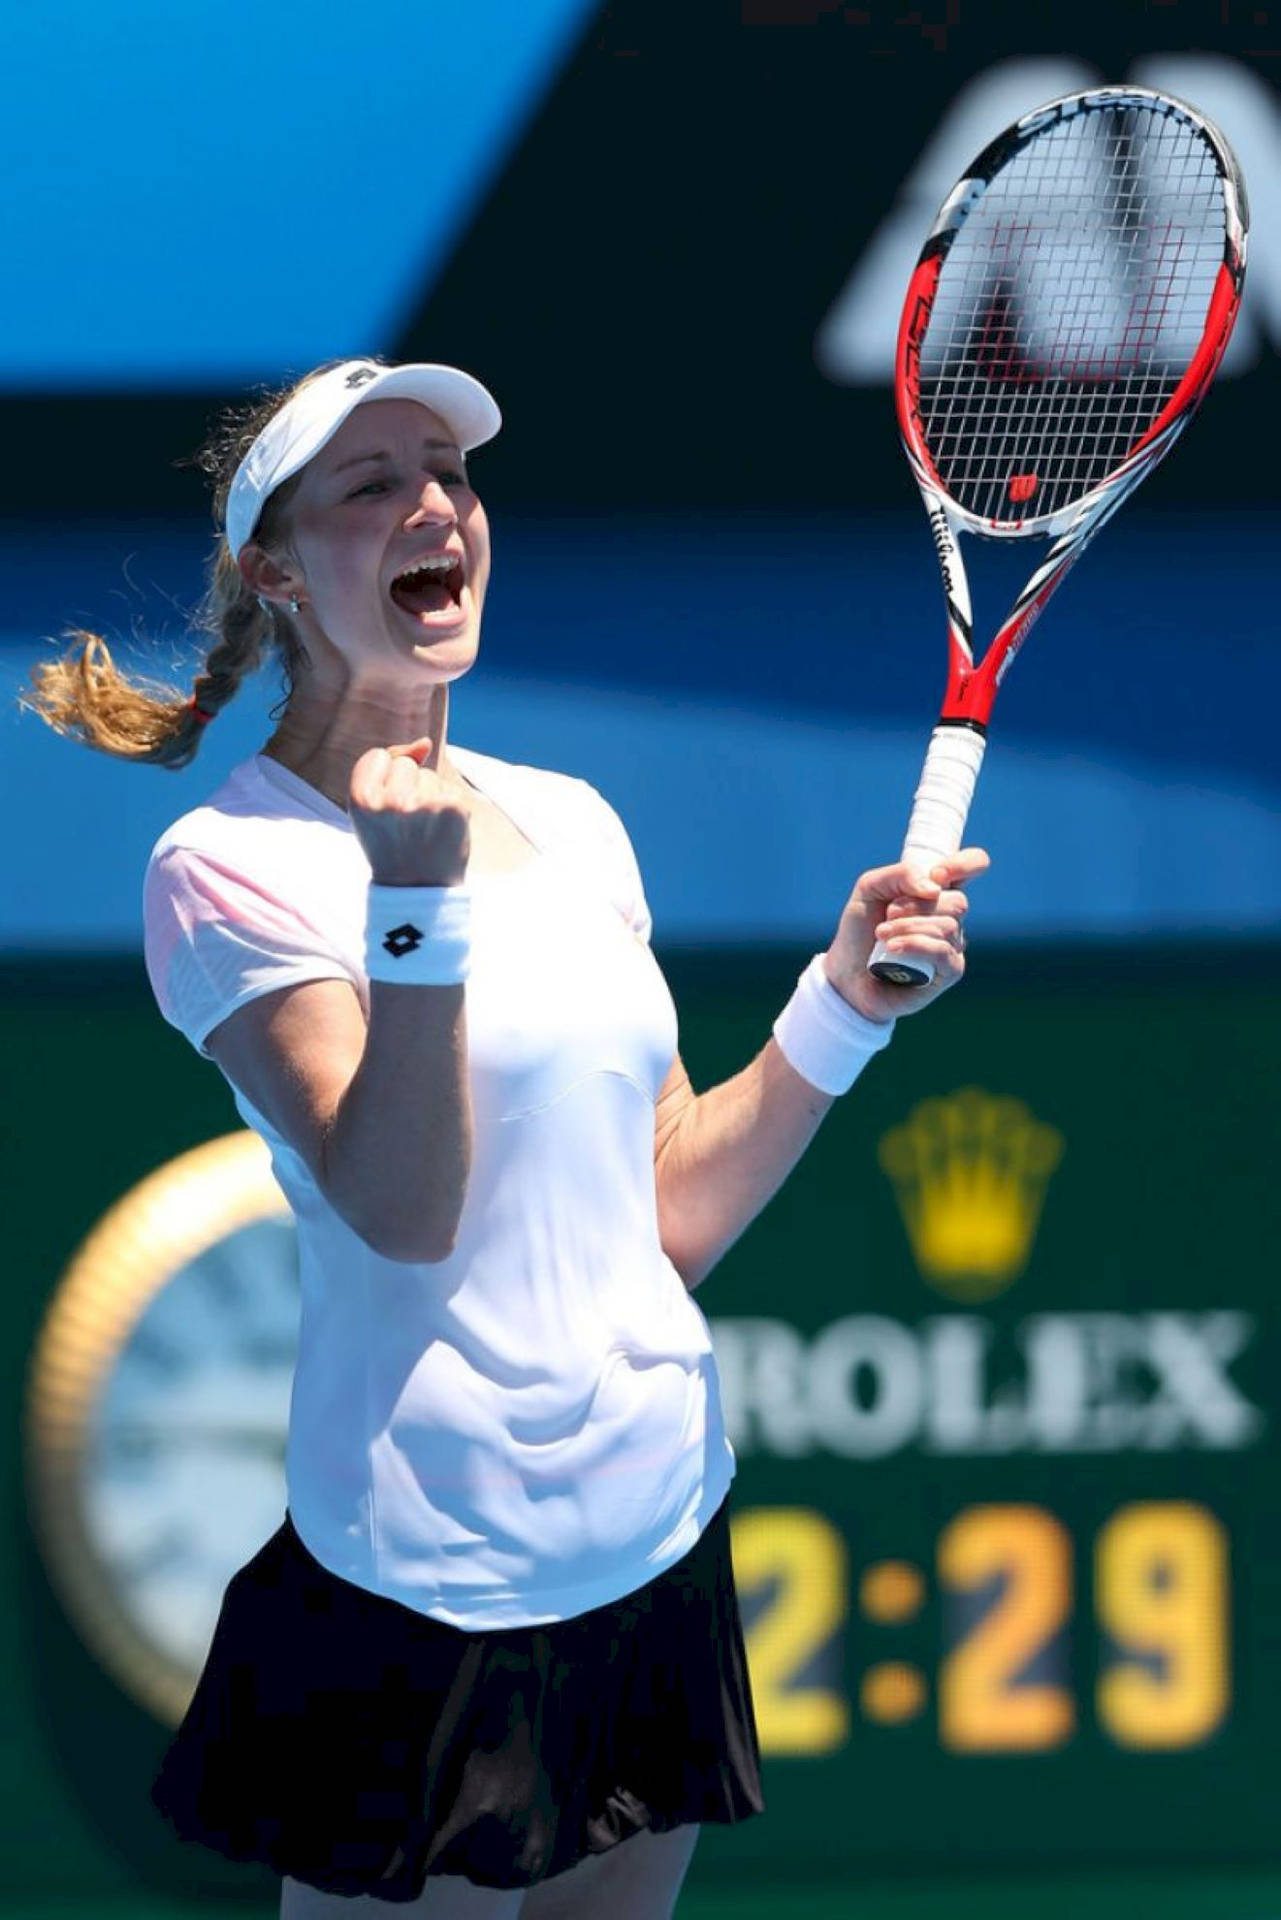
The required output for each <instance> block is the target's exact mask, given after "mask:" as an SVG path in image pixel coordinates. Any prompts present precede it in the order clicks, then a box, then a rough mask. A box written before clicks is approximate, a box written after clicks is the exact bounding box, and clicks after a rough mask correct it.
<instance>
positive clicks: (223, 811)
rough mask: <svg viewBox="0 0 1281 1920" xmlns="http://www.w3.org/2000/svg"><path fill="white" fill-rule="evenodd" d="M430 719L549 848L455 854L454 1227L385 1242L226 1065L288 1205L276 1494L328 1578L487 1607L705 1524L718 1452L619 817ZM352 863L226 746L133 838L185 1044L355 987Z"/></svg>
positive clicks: (441, 1614)
mask: <svg viewBox="0 0 1281 1920" xmlns="http://www.w3.org/2000/svg"><path fill="white" fill-rule="evenodd" d="M449 751H450V755H451V758H452V759H453V761H454V762H455V764H456V765H457V767H458V768H459V770H460V772H462V773H463V774H464V776H465V777H466V778H467V779H468V780H469V781H470V782H471V783H472V784H473V785H475V786H476V787H478V788H480V789H481V791H482V792H484V793H486V794H487V795H488V796H489V797H490V798H491V799H492V800H494V801H495V802H496V804H497V805H498V806H499V807H501V808H502V809H503V811H504V812H505V813H507V814H508V816H509V817H510V818H511V819H513V820H514V821H515V822H516V824H517V826H519V827H520V828H521V830H522V832H523V833H524V834H525V835H526V836H527V838H528V839H529V840H531V841H532V842H533V844H534V846H535V847H536V848H537V849H538V857H537V858H536V859H533V860H531V861H530V862H529V863H527V864H526V865H524V866H522V867H520V868H518V869H517V870H516V871H514V872H512V873H507V874H496V875H484V874H480V875H474V876H473V877H472V878H471V880H470V883H469V884H470V886H471V890H472V897H473V908H472V914H473V957H472V968H471V974H470V977H469V979H468V982H467V989H466V995H467V1035H468V1066H469V1077H470V1089H471V1099H472V1110H473V1118H474V1127H475V1138H474V1154H473V1162H472V1169H471V1176H470V1180H469V1184H468V1189H467V1197H466V1203H465V1205H464V1208H463V1213H462V1220H461V1225H460V1228H459V1233H458V1238H457V1243H456V1246H455V1250H454V1252H453V1253H452V1254H451V1255H450V1256H449V1258H448V1259H447V1260H443V1261H440V1262H437V1263H434V1264H426V1263H424V1264H408V1263H402V1262H399V1261H394V1260H387V1259H384V1258H383V1257H382V1256H381V1255H379V1254H377V1253H375V1252H374V1251H373V1250H372V1249H371V1248H370V1247H368V1246H367V1245H366V1244H365V1243H364V1241H362V1240H361V1239H360V1238H359V1236H358V1235H357V1234H356V1233H355V1232H354V1231H353V1230H352V1229H351V1228H350V1227H349V1226H347V1225H346V1224H345V1222H344V1221H343V1220H342V1219H341V1218H340V1217H339V1215H338V1214H337V1213H336V1212H335V1211H334V1209H333V1208H332V1207H331V1206H330V1205H329V1204H328V1202H327V1201H326V1200H325V1199H324V1197H323V1195H322V1194H321V1192H320V1190H319V1188H318V1187H317V1185H316V1183H315V1181H314V1180H313V1179H312V1177H311V1175H310V1173H309V1172H308V1170H307V1168H306V1166H305V1164H304V1163H303V1161H302V1160H301V1158H300V1157H299V1156H298V1154H297V1153H295V1152H294V1151H293V1150H292V1148H291V1147H290V1146H289V1145H288V1143H287V1142H286V1141H285V1140H284V1139H282V1138H281V1136H280V1135H279V1134H278V1133H276V1132H275V1131H274V1130H273V1128H272V1127H271V1125H270V1123H269V1122H268V1121H267V1119H266V1118H265V1117H264V1116H263V1115H262V1114H260V1113H258V1112H257V1111H256V1110H255V1109H254V1108H253V1107H252V1106H251V1105H250V1104H249V1102H248V1101H247V1100H245V1099H244V1097H243V1096H242V1095H241V1094H240V1093H239V1092H238V1091H236V1090H235V1089H234V1088H233V1092H234V1093H235V1099H236V1106H237V1108H238V1110H239V1112H240V1113H241V1115H242V1116H243V1118H244V1120H245V1122H246V1124H247V1125H249V1126H250V1127H252V1128H253V1129H254V1130H255V1131H256V1132H257V1133H259V1134H260V1135H261V1136H262V1138H263V1139H264V1140H265V1141H266V1143H267V1145H268V1147H269V1148H270V1150H271V1156H272V1165H273V1169H274V1172H275V1175H276V1178H277V1180H278V1181H279V1183H280V1186H281V1188H282V1189H283V1191H284V1194H285V1196H286V1198H287V1200H288V1201H289V1204H290V1206H291V1207H292V1209H293V1212H294V1216H295V1219H296V1221H297V1229H298V1246H299V1256H300V1266H301V1280H302V1323H301V1336H300V1342H299V1353H298V1362H297V1368H296V1371H295V1375H294V1385H293V1398H292V1403H291V1409H290V1421H289V1442H288V1450H287V1456H286V1480H287V1488H288V1502H289V1512H290V1515H291V1517H292V1519H293V1521H294V1524H295V1526H296V1527H297V1529H298V1532H299V1534H300V1536H301V1538H302V1540H303V1542H304V1543H305V1545H306V1546H307V1548H308V1549H309V1550H310V1552H311V1553H312V1554H313V1555H314V1556H315V1558H316V1559H317V1560H319V1561H320V1562H321V1563H322V1564H323V1565H324V1566H326V1567H328V1568H330V1570H331V1571H332V1572H334V1573H336V1574H338V1575H340V1576H341V1577H342V1578H343V1579H345V1580H350V1581H352V1582H354V1583H355V1584H356V1585H358V1586H362V1587H365V1588H368V1589H369V1590H370V1591H371V1592H374V1593H379V1594H384V1595H388V1596H390V1597H391V1598H392V1599H395V1600H398V1601H401V1602H402V1603H403V1604H404V1605H406V1606H409V1607H413V1608H415V1609H416V1610H417V1611H418V1612H420V1613H425V1614H430V1615H431V1616H432V1617H433V1618H435V1619H438V1620H444V1621H447V1622H449V1623H450V1624H451V1625H453V1626H456V1627H462V1628H467V1629H471V1630H477V1631H478V1630H481V1629H486V1628H501V1627H511V1626H523V1625H536V1624H540V1623H545V1622H548V1621H553V1620H561V1619H568V1618H571V1617H572V1616H574V1615H576V1614H579V1613H584V1612H586V1611H587V1610H588V1609H589V1608H592V1607H597V1606H603V1605H604V1604H606V1603H607V1602H608V1601H611V1600H615V1599H619V1598H621V1597H622V1596H623V1595H624V1594H627V1593H631V1592H633V1591H634V1590H635V1589H636V1588H638V1587H640V1586H643V1585H644V1584H645V1583H646V1582H647V1581H649V1580H652V1579H653V1578H654V1577H655V1576H656V1575H657V1574H659V1573H661V1572H662V1571H663V1570H664V1568H666V1567H669V1566H671V1565H672V1564H673V1563H674V1562H675V1561H677V1560H679V1559H680V1558H681V1556H682V1555H683V1554H685V1553H687V1552H688V1551H689V1549H690V1548H691V1547H692V1546H693V1544H694V1542H695V1541H696V1540H697V1538H698V1536H699V1534H700V1533H701V1532H702V1530H703V1528H704V1526H705V1525H706V1523H707V1522H708V1520H709V1519H710V1518H711V1517H712V1515H713V1514H714V1513H715V1511H716V1509H717V1508H718V1507H719V1506H720V1504H721V1502H722V1500H723V1499H724V1497H725V1494H726V1492H727V1490H728V1488H729V1483H730V1481H731V1479H732V1477H733V1473H734V1464H735V1463H734V1455H733V1451H732V1449H731V1447H730V1443H729V1440H728V1438H727V1436H726V1432H725V1423H724V1418H723V1414H722V1409H721V1403H720V1393H719V1386H718V1381H717V1375H716V1366H715V1361H714V1359H713V1355H712V1346H711V1340H710V1337H709V1334H708V1329H707V1322H706V1320H705V1319H704V1317H703V1315H702V1313H701V1311H700V1310H699V1308H698V1307H697V1306H696V1305H695V1303H694V1301H693V1299H692V1298H691V1296H690V1294H689V1292H688V1291H687V1289H686V1287H685V1286H684V1284H683V1282H682V1280H681V1278H680V1276H679V1274H678V1273H677V1272H676V1269H675V1268H674V1267H673V1265H672V1263H671V1261H670V1260H669V1259H668V1258H667V1257H666V1255H665V1254H664V1253H663V1250H662V1248H661V1246H660V1244H659V1237H658V1220H657V1203H656V1196H655V1184H654V1103H655V1099H656V1096H657V1094H658V1091H659V1089H660V1087H661V1086H662V1083H663V1081H664V1079H665V1078H666V1075H667V1073H668V1070H669V1068H670V1067H671V1064H672V1061H673V1059H674V1058H675V1053H676V1016H675V1009H674V1007H673V1005H672V1000H671V996H670V994H669V992H668V989H667V985H666V982H665V981H664V979H663V977H662V974H661V972H660V971H659V968H658V965H657V963H656V961H655V959H654V956H653V954H652V952H651V951H650V948H649V945H648V938H649V931H650V920H649V913H648V909H647V907H646V904H645V898H644V893H643V891H642V887H641V880H640V875H639V872H638V871H637V867H636V861H635V856H634V855H633V852H632V849H631V845H630V843H629V841H628V838H627V835H626V833H625V832H624V829H623V827H622V823H621V822H620V821H619V819H618V817H617V815H616V814H615V813H614V812H613V810H612V809H611V808H610V807H609V805H608V804H607V802H606V801H605V800H603V799H602V798H601V796H600V795H599V794H598V793H597V792H595V790H594V789H593V788H592V787H590V786H588V785H587V784H586V782H584V781H581V780H575V779H571V778H569V777H567V776H566V775H563V774H557V773H548V772H544V771H542V770H539V769H536V768H532V767H523V766H513V765H510V764H508V763H505V762H503V761H499V760H494V759H491V758H490V757H489V756H488V755H483V754H478V753H474V752H472V751H469V750H467V749H464V748H460V747H454V746H451V747H450V750H449ZM369 878H370V870H369V864H368V861H367V860H366V858H365V854H364V852H363V850H362V848H361V846H360V842H359V841H358V839H357V838H356V835H355V832H354V830H353V829H352V826H351V823H350V821H349V820H348V817H347V815H346V813H345V812H344V811H343V810H342V809H341V808H340V807H337V806H335V805H333V804H332V802H330V801H329V800H327V799H326V798H325V797H324V796H323V795H322V794H321V793H319V792H318V791H317V790H316V789H315V788H313V787H311V786H309V785H308V784H307V782H305V781H303V780H301V779H299V778H298V776H297V775H295V774H293V773H291V772H290V771H289V770H288V769H287V768H285V767H282V766H281V765H280V764H279V763H278V762H277V761H275V760H272V759H269V758H267V757H266V756H264V755H261V754H260V755H257V756H255V758H253V759H252V760H248V761H246V762H244V763H243V764H242V765H241V766H239V767H238V768H236V769H235V771H234V772H233V773H232V775H231V776H230V778H229V779H228V780H227V781H226V783H225V784H224V785H223V786H222V787H220V788H219V790H218V791H217V792H216V793H215V794H213V795H212V797H211V798H210V799H209V800H208V801H207V802H206V804H205V805H203V806H201V807H197V808H196V809H195V810H194V811H192V812H191V813H188V814H185V815H184V816H183V817H182V818H181V819H180V820H178V821H176V822H175V823H174V825H173V826H172V827H170V828H169V829H168V831H167V832H166V833H165V834H163V835H162V837H161V838H160V840H159V841H158V842H157V843H156V847H155V850H154V852H153V854H152V857H151V862H150V865H149V866H148V869H147V878H146V888H145V920H146V957H147V970H148V973H149V975H150V978H151V983H152V986H153V988H154V991H155V994H156V998H157V1000H158V1002H159V1005H160V1009H161V1012H162V1013H163V1014H164V1016H165V1018H166V1019H167V1020H169V1021H170V1022H171V1023H172V1024H173V1025H174V1026H176V1027H177V1028H179V1029H180V1031H181V1032H183V1033H184V1034H185V1035H186V1036H187V1038H188V1039H189V1040H190V1041H191V1042H192V1044H193V1045H194V1046H196V1047H197V1048H199V1049H200V1050H201V1051H202V1052H204V1051H205V1047H204V1042H205V1040H206V1038H207V1036H208V1034H209V1033H210V1032H211V1031H212V1030H213V1028H214V1027H216V1026H217V1025H219V1023H220V1022H221V1021H223V1020H225V1019H226V1018H227V1016H228V1015H229V1014H230V1013H232V1012H234V1011H235V1009H236V1008H237V1007H241V1006H243V1005H245V1003H246V1002H247V1001H249V1000H252V999H254V998H255V997H256V996H257V995H258V994H261V993H269V992H272V991H274V990H275V989H277V988H279V987H283V986H288V985H290V984H293V983H295V982H298V981H302V980H324V979H338V980H349V981H350V982H351V984H352V986H353V987H354V988H355V990H356V993H357V994H358V995H359V997H360V1000H361V1003H362V1005H363V1006H364V1008H365V1010H366V1013H367V1012H368V1006H369V994H368V982H367V980H366V977H365V973H364V922H365V900H366V889H367V887H368V884H369ZM424 1098H428V1099H429V1098H430V1089H429V1088H428V1089H425V1090H424Z"/></svg>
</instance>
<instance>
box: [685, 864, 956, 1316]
mask: <svg viewBox="0 0 1281 1920" xmlns="http://www.w3.org/2000/svg"><path fill="white" fill-rule="evenodd" d="M987 864H988V857H987V855H986V853H984V852H982V851H981V850H980V849H978V848H969V849H966V850H964V851H962V852H961V853H958V854H956V855H955V856H954V857H953V858H952V859H951V860H950V861H948V862H946V863H940V864H939V865H938V866H936V867H935V868H934V869H933V875H932V876H930V877H928V878H927V877H926V876H924V875H921V874H920V873H919V872H917V873H914V872H912V871H911V870H909V869H908V868H907V867H905V866H904V865H903V864H902V863H899V864H897V865H895V866H892V867H878V868H876V869H874V870H873V871H872V872H870V873H865V874H864V875H863V876H862V878H861V879H860V880H859V881H858V883H857V885H856V886H855V888H854V891H853V893H852V894H851V895H850V898H849V901H848V902H847V904H846V907H845V910H844V912H843V914H842V915H841V923H840V926H839V928H838V929H837V933H836V937H835V939H834V940H833V942H832V944H831V946H830V947H829V948H828V950H827V952H826V953H825V954H824V956H823V962H822V966H823V973H824V976H825V981H826V987H827V990H828V991H830V992H833V993H835V994H839V996H840V1004H839V1005H838V1006H837V1007H836V1009H835V1011H836V1015H837V1023H836V1024H837V1036H836V1042H835V1044H836V1045H837V1046H838V1047H839V1046H841V1045H848V1049H849V1058H850V1059H851V1061H853V1062H857V1058H858V1052H859V1048H860V1045H862V1047H863V1057H864V1058H866V1057H870V1055H871V1054H872V1053H873V1052H874V1051H876V1050H878V1048H879V1046H880V1045H882V1044H884V1041H885V1039H887V1038H888V1028H889V1027H890V1026H891V1025H892V1023H893V1021H894V1020H895V1019H896V1018H897V1017H898V1016H899V1015H901V1014H906V1013H916V1012H919V1011H920V1010H921V1009H922V1008H923V1007H926V1006H928V1005H930V1003H931V1002H932V1001H934V1000H937V998H938V997H939V995H940V994H941V993H943V992H945V991H946V989H947V988H948V987H950V986H953V985H954V984H955V983H956V981H958V980H959V979H960V978H961V975H962V973H963V972H964V970H965V961H964V958H963V955H962V951H961V948H962V944H963V941H962V936H961V922H962V920H963V918H964V916H965V914H966V912H967V911H968V908H969V901H968V900H967V898H966V896H965V894H964V893H963V892H961V891H960V883H961V882H962V881H963V880H966V879H968V878H970V877H971V876H973V875H975V874H977V873H981V872H982V871H983V869H984V868H985V867H986V866H987ZM878 938H888V939H889V940H890V941H892V942H894V943H900V944H901V945H902V947H903V948H904V950H907V949H910V950H912V951H914V952H924V953H928V955H929V956H930V958H931V959H932V960H934V962H935V964H936V966H937V968H938V973H937V976H936V978H935V981H934V984H933V985H932V986H930V987H924V988H912V989H906V990H905V989H903V988H896V987H889V986H885V985H883V984H882V983H881V982H880V981H878V980H876V979H874V978H873V977H872V976H871V975H870V974H869V973H868V972H867V961H868V958H869V956H870V954H871V951H872V947H873V945H874V944H875V942H876V940H877V939H878ZM842 1007H844V1008H846V1009H848V1010H849V1015H850V1018H849V1023H848V1024H849V1034H848V1039H846V1037H845V1036H843V1035H841V1034H840V1032H839V1025H840V1020H841V1017H842V1016H841V1008H842ZM861 1027H865V1029H866V1031H865V1032H860V1028H861ZM878 1028H883V1029H886V1030H887V1031H885V1032H883V1033H882V1032H878ZM785 1041H786V1035H785ZM793 1051H794V1052H797V1053H799V1052H800V1051H801V1049H799V1048H795V1049H793ZM820 1051H821V1047H820ZM806 1064H807V1065H808V1058H807V1060H806ZM851 1077H852V1075H851ZM834 1099H835V1095H834V1094H833V1093H827V1092H824V1091H822V1090H821V1088H819V1087H818V1086H816V1085H815V1084H814V1082H813V1081H812V1080H810V1079H807V1078H806V1077H805V1075H804V1074H803V1073H802V1072H800V1071H798V1069H797V1067H796V1066H793V1065H792V1064H791V1062H790V1061H789V1059H788V1058H787V1056H786V1054H785V1053H784V1051H783V1048H782V1047H780V1045H779V1043H778V1041H777V1040H776V1039H774V1038H773V1036H771V1037H770V1039H768V1040H767V1041H766V1043H765V1045H764V1047H762V1049H761V1051H760V1052H759V1053H758V1054H757V1056H756V1058H755V1059H754V1060H753V1061H751V1063H750V1064H749V1065H748V1066H746V1067H744V1068H743V1070H742V1072H741V1073H737V1074H735V1075H734V1076H733V1078H732V1079H729V1080H725V1081H722V1082H721V1084H720V1085H719V1086H716V1087H709V1088H708V1090H707V1092H706V1093H701V1094H696V1093H695V1092H694V1089H693V1087H692V1086H691V1084H690V1080H689V1076H688V1074H687V1073H686V1071H685V1068H684V1066H683V1065H682V1063H681V1061H680V1060H679V1059H678V1060H677V1061H676V1063H675V1065H674V1066H673V1068H672V1070H671V1073H670V1074H669V1075H668V1078H667V1081H666V1083H665V1085H664V1087H663V1090H662V1092H661V1094H660V1096H659V1100H658V1106H657V1112H656V1116H655V1139H654V1172H655V1181H656V1184H657V1190H658V1223H659V1235H660V1238H661V1240H662V1244H663V1248H664V1251H665V1252H666V1253H667V1255H668V1258H669V1259H670V1260H671V1261H672V1264H673V1265H674V1266H675V1268H676V1270H677V1272H678V1273H679V1274H680V1275H681V1277H682V1279H683V1280H684V1281H685V1284H686V1286H687V1287H690V1288H694V1287H696V1286H698V1285H699V1283H700V1282H701V1281H703V1280H705V1279H706V1277H707V1275H708V1274H709V1273H710V1271H711V1269H712V1268H713V1267H714V1266H715V1264H716V1262H717V1261H718V1260H719V1259H720V1258H721V1255H722V1254H724V1253H725V1252H726V1251H727V1250H728V1249H729V1248H730V1247H731V1246H732V1245H733V1244H734V1242H735V1241H736V1240H737V1239H738V1237H739V1235H740V1234H741V1233H742V1232H743V1231H744V1229H745V1228H746V1227H748V1226H749V1225H750V1224H751V1222H752V1221H753V1220H754V1219H755V1218H756V1216H757V1214H758V1213H759V1212H760V1211H761V1209H762V1208H763V1207H764V1206H765V1204H766V1202H767V1201H769V1200H770V1199H771V1198H772V1197H773V1195H774V1194H775V1193H777V1191H778V1189H779V1188H780V1187H781V1186H782V1184H783V1182H784V1180H785V1179H786V1178H787V1176H788V1174H789V1173H790V1172H791V1170H792V1168H793V1167H794V1166H795V1165H796V1163H797V1161H798V1160H799V1159H800V1157H801V1155H802V1154H803V1153H804V1151H805V1149H806V1147H807V1146H808V1145H809V1143H810V1141H811V1140H812V1139H813V1137H814V1135H815V1134H816V1133H817V1132H818V1129H819V1126H820V1124H821V1122H822V1120H823V1118H824V1116H825V1114H827V1112H828V1111H829V1110H830V1108H831V1106H832V1104H833V1100H834Z"/></svg>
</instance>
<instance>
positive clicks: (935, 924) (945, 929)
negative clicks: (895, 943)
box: [875, 907, 961, 945]
mask: <svg viewBox="0 0 1281 1920" xmlns="http://www.w3.org/2000/svg"><path fill="white" fill-rule="evenodd" d="M875 933H876V938H877V939H878V940H909V941H915V940H934V939H938V940H946V941H951V942H952V944H953V945H956V944H957V943H958V942H959V941H960V938H961V922H960V918H959V916H957V915H955V914H950V913H934V914H928V915H926V914H916V915H913V914H908V913H903V914H896V913H895V911H894V909H893V908H892V907H891V908H890V911H889V913H888V914H887V915H886V916H885V918H884V920H882V922H881V924H880V926H879V927H877V928H876V929H875Z"/></svg>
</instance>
